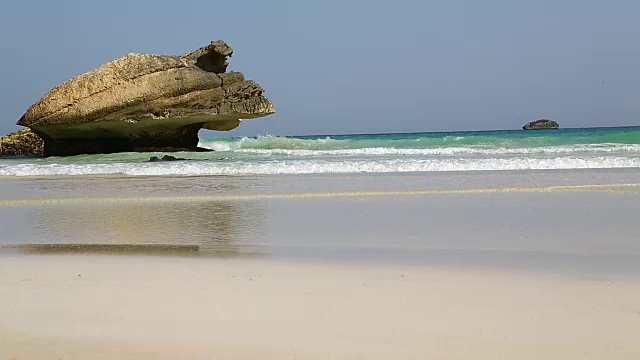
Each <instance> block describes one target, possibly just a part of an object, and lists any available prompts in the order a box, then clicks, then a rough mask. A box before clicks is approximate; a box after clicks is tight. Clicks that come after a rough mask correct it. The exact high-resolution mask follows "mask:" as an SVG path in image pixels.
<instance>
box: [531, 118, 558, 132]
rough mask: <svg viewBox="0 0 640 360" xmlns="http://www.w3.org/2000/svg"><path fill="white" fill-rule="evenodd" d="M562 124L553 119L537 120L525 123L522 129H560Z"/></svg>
mask: <svg viewBox="0 0 640 360" xmlns="http://www.w3.org/2000/svg"><path fill="white" fill-rule="evenodd" d="M559 128H560V125H559V124H558V123H557V122H555V121H553V120H547V119H542V120H536V121H532V122H530V123H527V124H525V125H524V126H523V127H522V129H524V130H542V129H559Z"/></svg>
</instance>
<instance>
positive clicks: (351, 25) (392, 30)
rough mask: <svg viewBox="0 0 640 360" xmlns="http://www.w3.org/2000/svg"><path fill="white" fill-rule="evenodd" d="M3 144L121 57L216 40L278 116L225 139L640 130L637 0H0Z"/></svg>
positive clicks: (247, 125)
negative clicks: (54, 94) (43, 105)
mask: <svg viewBox="0 0 640 360" xmlns="http://www.w3.org/2000/svg"><path fill="white" fill-rule="evenodd" d="M2 8H3V9H2V12H1V13H0V44H2V56H0V71H1V76H2V81H1V82H0V111H1V112H0V132H2V133H4V132H8V131H13V130H15V129H17V127H16V126H15V125H14V124H15V122H16V121H17V120H18V119H19V118H20V116H21V115H22V114H23V113H24V112H25V111H26V109H27V108H28V107H29V106H30V105H31V104H32V103H34V102H35V101H37V100H38V99H39V98H40V97H41V96H43V95H44V94H45V93H46V92H47V91H49V90H50V89H51V88H53V87H54V86H56V85H58V84H59V83H61V82H63V81H66V80H68V79H70V78H72V77H73V76H75V75H78V74H80V73H83V72H85V71H88V70H91V69H92V68H95V67H97V66H99V65H101V64H103V63H105V62H108V61H110V60H113V59H115V58H118V57H120V56H123V55H126V54H127V53H129V52H147V53H159V54H179V53H183V52H186V51H189V50H193V49H195V48H198V47H201V46H204V45H206V44H207V43H208V42H209V41H211V40H217V39H223V40H225V41H226V42H227V43H229V44H230V45H231V46H232V47H233V48H234V50H235V53H234V56H233V57H232V58H231V59H230V62H231V65H230V68H231V69H232V70H237V71H242V72H243V73H244V74H245V76H246V77H247V78H250V79H253V80H255V81H257V82H258V83H259V84H260V85H262V87H263V88H264V89H265V90H266V95H267V96H268V97H269V98H270V99H271V100H272V101H273V102H274V104H275V105H276V108H277V110H278V113H277V114H276V115H274V116H271V117H268V118H262V119H256V120H251V121H245V122H244V123H243V124H242V125H241V127H240V128H238V129H236V130H234V131H232V132H229V133H227V134H226V135H236V136H240V135H262V134H273V135H301V134H337V133H376V132H412V131H449V130H488V129H515V128H519V127H520V126H522V124H524V123H525V122H527V121H531V120H535V119H538V118H552V119H555V120H557V121H558V122H560V124H561V126H563V127H589V126H622V125H640V101H638V100H639V99H640V46H638V45H637V43H638V40H637V39H638V38H640V25H639V23H638V22H637V14H639V13H640V2H637V1H630V0H629V1H624V0H612V1H592V0H582V1H568V0H555V1H547V0H539V1H513V0H512V1H506V0H484V1H455V0H449V1H410V0H396V1H388V2H377V1H349V0H342V1H336V0H324V1H278V0H271V1H248V0H245V1H242V0H236V1H225V2H219V1H201V0H193V1H188V0H183V1H180V2H176V1H166V0H155V1H134V0H110V1H101V2H91V1H86V0H85V1H64V0H62V1H29V0H22V1H8V2H4V3H3V6H2Z"/></svg>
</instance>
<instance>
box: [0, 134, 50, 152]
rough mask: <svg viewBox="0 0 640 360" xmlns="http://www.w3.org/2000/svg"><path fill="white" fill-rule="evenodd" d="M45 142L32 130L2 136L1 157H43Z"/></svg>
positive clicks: (0, 137)
mask: <svg viewBox="0 0 640 360" xmlns="http://www.w3.org/2000/svg"><path fill="white" fill-rule="evenodd" d="M43 150H44V141H42V138H40V137H39V136H38V135H36V134H34V133H33V132H31V131H30V130H19V131H16V132H13V133H10V134H6V135H3V136H0V156H30V155H42V152H43Z"/></svg>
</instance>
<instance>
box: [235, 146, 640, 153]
mask: <svg viewBox="0 0 640 360" xmlns="http://www.w3.org/2000/svg"><path fill="white" fill-rule="evenodd" d="M235 152H239V153H249V154H262V155H290V156H362V155H458V154H460V155H462V154H471V155H519V154H522V155H525V154H579V153H630V152H631V153H632V152H637V153H638V154H640V145H637V144H585V145H562V146H547V147H537V148H506V147H489V146H459V147H457V146H456V147H434V148H423V149H398V148H387V147H376V148H360V149H330V150H305V149H244V148H239V149H237V150H235Z"/></svg>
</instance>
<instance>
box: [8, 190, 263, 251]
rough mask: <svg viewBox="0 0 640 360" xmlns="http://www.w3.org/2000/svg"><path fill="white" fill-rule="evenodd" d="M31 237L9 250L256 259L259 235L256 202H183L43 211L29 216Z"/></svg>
mask: <svg viewBox="0 0 640 360" xmlns="http://www.w3.org/2000/svg"><path fill="white" fill-rule="evenodd" d="M28 216H29V217H31V219H30V220H29V223H30V224H32V225H31V226H32V227H33V228H32V233H31V234H24V236H23V237H22V238H21V239H16V241H12V243H13V244H16V245H19V246H17V247H16V246H11V247H12V248H14V249H15V248H18V249H19V250H21V251H30V252H42V253H50V252H69V253H74V252H96V253H118V254H121V253H150V254H154V253H155V254H159V253H162V254H170V253H182V254H184V253H198V254H200V255H205V254H207V255H215V256H244V255H255V253H256V251H255V249H254V247H252V246H251V245H255V243H251V242H252V240H253V241H255V239H256V238H257V237H259V236H260V234H261V233H263V228H264V226H265V225H264V224H265V221H266V220H265V219H266V210H265V208H264V206H263V205H261V204H259V203H246V202H185V203H144V202H142V203H140V202H131V203H124V204H123V203H118V204H109V203H103V204H75V205H70V206H42V207H37V208H32V209H30V211H29V212H28Z"/></svg>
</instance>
